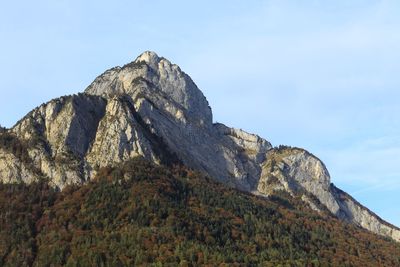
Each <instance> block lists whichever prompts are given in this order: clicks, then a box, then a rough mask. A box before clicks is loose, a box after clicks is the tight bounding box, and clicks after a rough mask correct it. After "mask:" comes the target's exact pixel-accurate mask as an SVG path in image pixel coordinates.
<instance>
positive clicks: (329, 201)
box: [257, 147, 400, 241]
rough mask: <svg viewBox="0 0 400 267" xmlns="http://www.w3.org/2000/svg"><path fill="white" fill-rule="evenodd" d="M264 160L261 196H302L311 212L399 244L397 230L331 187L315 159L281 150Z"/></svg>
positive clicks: (294, 150) (328, 176)
mask: <svg viewBox="0 0 400 267" xmlns="http://www.w3.org/2000/svg"><path fill="white" fill-rule="evenodd" d="M266 158H267V159H266V160H265V161H264V162H263V164H262V173H261V176H260V180H259V183H258V188H257V189H258V191H259V192H260V193H262V194H265V195H270V194H272V193H273V192H274V191H279V190H283V191H287V192H289V193H290V194H292V195H298V196H301V198H302V199H303V200H304V201H305V202H307V203H308V204H309V205H310V207H311V208H313V209H314V210H317V211H321V210H323V209H327V210H329V211H330V212H331V213H332V214H333V215H335V216H337V217H338V218H340V219H343V220H345V221H347V222H350V223H354V224H356V225H359V226H361V227H363V228H365V229H367V230H370V231H371V232H374V233H376V234H380V235H384V236H389V237H391V238H393V239H394V240H397V241H400V229H399V228H397V227H395V226H393V225H390V224H389V223H387V222H385V221H383V220H382V219H380V218H379V217H378V216H377V215H376V214H374V213H373V212H371V211H370V210H368V209H367V208H365V207H364V206H362V205H361V204H360V203H358V202H357V201H356V200H354V199H353V198H352V197H351V196H349V195H348V194H346V193H345V192H343V191H341V190H340V189H338V188H337V187H336V186H334V185H333V184H332V183H331V178H330V175H329V173H328V170H327V169H326V167H325V165H324V164H323V163H322V161H320V160H319V159H318V158H316V157H315V156H314V155H312V154H310V153H309V152H307V151H305V150H303V149H299V148H290V147H280V148H274V149H271V150H270V151H268V153H267V156H266Z"/></svg>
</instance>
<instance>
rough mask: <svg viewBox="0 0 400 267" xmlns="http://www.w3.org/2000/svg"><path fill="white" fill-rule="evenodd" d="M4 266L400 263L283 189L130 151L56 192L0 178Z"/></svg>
mask: <svg viewBox="0 0 400 267" xmlns="http://www.w3.org/2000/svg"><path fill="white" fill-rule="evenodd" d="M0 215H1V221H0V240H1V244H0V266H63V265H65V266H400V246H399V244H397V243H395V242H393V241H390V240H388V239H384V238H381V237H378V236H376V235H373V234H371V233H369V232H367V231H364V230H361V229H359V228H357V227H355V226H352V225H348V224H345V223H342V222H340V221H338V220H336V219H335V218H333V217H331V216H330V215H328V214H322V215H320V214H317V213H315V212H313V211H311V210H309V209H308V208H307V207H306V206H305V205H304V204H303V202H302V201H301V200H299V199H294V198H291V197H290V196H288V195H284V194H282V195H275V196H273V197H271V198H269V199H264V198H259V197H256V196H252V195H249V194H246V193H242V192H239V191H236V190H234V189H227V188H226V187H224V186H223V185H220V184H218V183H216V182H214V181H213V180H211V179H209V178H207V177H205V176H203V175H201V174H199V173H196V172H193V171H190V170H188V169H186V168H183V167H174V168H166V167H160V166H154V165H153V164H151V163H149V162H147V161H145V160H143V159H136V160H132V161H130V162H127V163H125V164H122V165H120V166H118V167H115V168H103V169H101V171H100V172H99V174H98V176H97V178H96V179H94V180H93V181H91V182H89V183H88V184H86V185H83V186H80V187H77V186H69V187H67V188H65V189H64V190H63V191H62V192H57V191H56V190H54V189H52V188H51V187H49V186H48V185H47V183H46V182H45V181H39V182H37V183H33V184H31V185H29V186H28V185H22V184H20V185H6V184H1V185H0Z"/></svg>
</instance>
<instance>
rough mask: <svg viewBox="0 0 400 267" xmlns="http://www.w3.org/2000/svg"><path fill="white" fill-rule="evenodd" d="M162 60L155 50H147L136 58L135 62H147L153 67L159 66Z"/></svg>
mask: <svg viewBox="0 0 400 267" xmlns="http://www.w3.org/2000/svg"><path fill="white" fill-rule="evenodd" d="M163 60H165V59H163ZM160 61H161V58H160V57H159V56H158V55H157V54H156V53H155V52H153V51H145V52H143V53H142V54H140V55H139V56H138V57H137V58H136V60H135V62H146V64H148V65H149V66H150V67H151V68H153V69H157V68H158V63H159V62H160ZM166 61H167V60H166ZM168 62H169V61H168Z"/></svg>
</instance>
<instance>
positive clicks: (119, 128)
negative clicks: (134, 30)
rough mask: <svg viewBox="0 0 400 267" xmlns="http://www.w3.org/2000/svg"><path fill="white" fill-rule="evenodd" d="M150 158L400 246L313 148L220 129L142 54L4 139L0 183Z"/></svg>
mask: <svg viewBox="0 0 400 267" xmlns="http://www.w3.org/2000/svg"><path fill="white" fill-rule="evenodd" d="M137 156H142V157H144V158H146V159H148V160H150V161H153V162H155V163H165V164H173V163H183V164H184V165H186V166H187V167H190V168H193V169H195V170H198V171H201V172H203V173H206V174H208V175H209V176H210V177H213V178H214V179H216V180H218V181H220V182H222V183H224V184H226V185H227V186H231V187H236V188H238V189H240V190H244V191H247V192H251V193H254V194H257V195H262V196H269V195H270V194H273V193H274V192H276V191H285V192H288V193H289V194H291V195H293V196H298V197H300V198H301V199H303V201H304V202H305V203H307V204H308V205H309V206H310V207H311V208H312V209H315V210H317V211H323V210H328V211H329V212H331V213H332V215H334V216H337V217H339V218H341V219H343V220H345V221H348V222H351V223H354V224H357V225H359V226H361V227H363V228H365V229H368V230H370V231H372V232H374V233H378V234H381V235H385V236H389V237H391V238H393V239H395V240H397V241H400V230H399V229H398V228H396V227H394V226H392V225H390V224H388V223H386V222H384V221H383V220H381V219H380V218H379V217H378V216H376V215H375V214H374V213H372V212H371V211H369V210H368V209H367V208H365V207H363V206H362V205H360V204H359V203H358V202H356V201H355V200H354V199H352V198H351V197H349V196H348V195H346V194H345V193H343V192H342V191H340V190H339V189H337V188H336V187H335V186H334V185H332V184H330V176H329V173H328V170H327V169H326V167H325V165H324V164H323V163H322V162H321V161H320V160H319V159H318V158H316V157H315V156H313V155H312V154H310V153H308V152H307V151H305V150H302V149H297V148H290V147H279V148H273V147H272V145H271V144H270V143H269V142H268V141H267V140H265V139H263V138H261V137H259V136H257V135H254V134H250V133H246V132H244V131H242V130H240V129H233V128H230V127H228V126H225V125H223V124H219V123H216V124H213V121H212V112H211V108H210V107H209V105H208V101H207V99H206V98H205V96H204V95H203V93H202V92H201V91H200V89H199V88H198V87H197V86H196V84H195V83H194V82H193V81H192V79H191V78H190V77H189V76H188V75H187V74H186V73H184V72H183V71H182V70H181V69H180V68H179V67H178V66H177V65H174V64H172V63H171V62H169V61H168V60H166V59H164V58H162V57H159V56H158V55H157V54H156V53H154V52H149V51H147V52H144V53H143V54H141V55H140V56H139V57H138V58H136V60H134V61H133V62H131V63H128V64H126V65H124V66H122V67H115V68H112V69H110V70H107V71H106V72H104V73H103V74H101V75H100V76H98V77H97V78H96V79H95V80H94V81H93V82H92V83H91V84H90V85H89V86H88V87H87V89H86V90H85V92H84V93H83V94H78V95H74V96H68V97H61V98H58V99H55V100H52V101H50V102H48V103H46V104H44V105H42V106H40V107H38V108H36V109H34V110H33V111H32V112H30V113H29V114H28V115H27V116H25V117H24V118H23V119H22V120H20V121H19V122H18V123H17V124H16V125H15V126H14V127H13V128H12V129H8V130H4V132H3V133H1V134H0V179H1V181H3V182H20V181H25V182H31V181H34V180H35V179H37V178H38V177H42V176H44V177H47V178H49V179H50V180H51V181H52V183H53V185H54V186H57V187H60V188H63V187H64V186H66V185H68V184H81V183H85V182H86V181H88V180H90V179H92V178H93V177H94V176H95V175H96V173H97V172H98V170H99V169H100V168H102V167H106V166H112V165H115V164H119V163H121V162H125V161H127V160H130V159H132V158H134V157H137Z"/></svg>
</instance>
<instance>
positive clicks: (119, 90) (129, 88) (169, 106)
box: [85, 51, 212, 126]
mask: <svg viewBox="0 0 400 267" xmlns="http://www.w3.org/2000/svg"><path fill="white" fill-rule="evenodd" d="M85 93H87V94H90V95H100V96H103V97H106V98H110V97H112V96H114V95H126V96H129V97H130V98H131V99H132V100H133V102H135V101H136V99H137V98H139V97H141V98H145V99H146V100H148V101H150V102H151V103H152V105H153V106H154V107H155V108H157V109H159V110H163V111H164V112H166V113H171V112H172V114H171V116H172V117H175V118H178V119H180V120H181V121H185V122H192V123H195V124H201V125H205V126H210V125H211V124H212V112H211V108H210V107H209V105H208V101H207V99H206V98H205V96H204V95H203V93H202V92H201V91H200V89H199V88H198V87H197V86H196V84H195V83H194V82H193V81H192V79H191V78H190V77H189V76H188V75H187V74H186V73H184V72H183V71H182V70H181V69H180V68H179V66H177V65H175V64H172V63H171V62H170V61H168V60H167V59H164V58H162V57H159V56H158V55H157V54H156V53H154V52H150V51H146V52H144V53H142V54H141V55H140V56H139V57H137V58H136V60H135V61H133V62H131V63H129V64H126V65H125V66H123V67H122V68H121V67H115V68H112V69H110V70H107V71H106V72H104V73H103V74H101V75H100V76H99V77H97V78H96V79H95V80H94V81H93V83H92V84H91V85H89V87H88V88H87V89H86V90H85Z"/></svg>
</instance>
